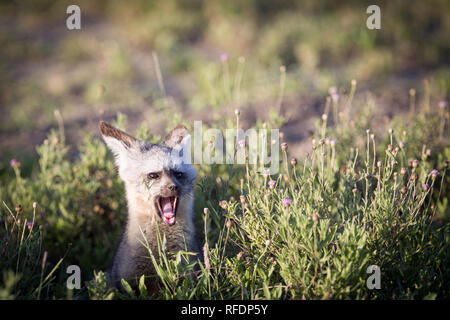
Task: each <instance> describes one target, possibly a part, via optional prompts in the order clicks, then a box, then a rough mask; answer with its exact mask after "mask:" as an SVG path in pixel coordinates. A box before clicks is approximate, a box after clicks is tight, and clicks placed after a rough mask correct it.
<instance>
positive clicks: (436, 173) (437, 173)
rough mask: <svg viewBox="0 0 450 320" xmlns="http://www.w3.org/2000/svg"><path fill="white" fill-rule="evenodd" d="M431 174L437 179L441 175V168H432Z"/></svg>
mask: <svg viewBox="0 0 450 320" xmlns="http://www.w3.org/2000/svg"><path fill="white" fill-rule="evenodd" d="M430 174H431V177H432V178H433V179H435V178H436V177H437V176H438V175H439V170H437V169H433V170H431V172H430Z"/></svg>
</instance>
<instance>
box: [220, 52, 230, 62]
mask: <svg viewBox="0 0 450 320" xmlns="http://www.w3.org/2000/svg"><path fill="white" fill-rule="evenodd" d="M228 59H229V57H228V54H226V53H222V54H221V55H220V61H222V62H225V61H228Z"/></svg>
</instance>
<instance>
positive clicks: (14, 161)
mask: <svg viewBox="0 0 450 320" xmlns="http://www.w3.org/2000/svg"><path fill="white" fill-rule="evenodd" d="M9 164H10V165H11V167H13V168H15V167H17V166H18V164H19V161H17V160H16V159H11V161H10V162H9Z"/></svg>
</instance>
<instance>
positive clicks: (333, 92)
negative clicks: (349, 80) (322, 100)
mask: <svg viewBox="0 0 450 320" xmlns="http://www.w3.org/2000/svg"><path fill="white" fill-rule="evenodd" d="M328 93H329V94H330V96H332V95H333V94H336V93H337V88H336V87H334V86H333V87H330V89H328Z"/></svg>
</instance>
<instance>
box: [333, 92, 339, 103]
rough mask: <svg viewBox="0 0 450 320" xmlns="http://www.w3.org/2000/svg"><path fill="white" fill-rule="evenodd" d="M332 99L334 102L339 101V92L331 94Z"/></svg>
mask: <svg viewBox="0 0 450 320" xmlns="http://www.w3.org/2000/svg"><path fill="white" fill-rule="evenodd" d="M331 99H332V100H333V101H334V102H337V101H338V100H339V95H338V94H337V93H333V94H332V95H331Z"/></svg>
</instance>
